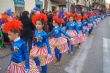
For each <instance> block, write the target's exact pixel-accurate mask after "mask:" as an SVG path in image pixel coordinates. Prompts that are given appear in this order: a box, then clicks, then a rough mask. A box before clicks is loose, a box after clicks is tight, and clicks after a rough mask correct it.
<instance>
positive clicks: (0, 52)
mask: <svg viewBox="0 0 110 73" xmlns="http://www.w3.org/2000/svg"><path fill="white" fill-rule="evenodd" d="M10 54H11V49H10V46H9V45H5V47H3V48H0V58H3V57H5V56H7V55H10Z"/></svg>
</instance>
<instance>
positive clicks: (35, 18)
mask: <svg viewBox="0 0 110 73" xmlns="http://www.w3.org/2000/svg"><path fill="white" fill-rule="evenodd" d="M39 20H40V21H44V22H45V23H46V22H47V20H48V19H47V15H46V14H37V15H35V16H33V18H32V22H33V24H34V25H35V24H36V21H39Z"/></svg>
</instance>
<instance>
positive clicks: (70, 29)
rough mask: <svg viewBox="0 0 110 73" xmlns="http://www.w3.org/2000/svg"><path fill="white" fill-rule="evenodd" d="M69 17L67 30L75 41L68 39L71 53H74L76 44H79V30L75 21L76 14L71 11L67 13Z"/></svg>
mask: <svg viewBox="0 0 110 73" xmlns="http://www.w3.org/2000/svg"><path fill="white" fill-rule="evenodd" d="M67 18H68V20H69V22H68V23H67V24H66V32H67V33H68V34H69V35H70V36H71V37H73V38H74V41H73V42H70V41H69V40H68V46H69V51H68V52H69V53H73V49H74V45H76V44H78V43H77V32H76V25H75V23H74V21H73V20H74V14H72V13H69V14H68V15H67Z"/></svg>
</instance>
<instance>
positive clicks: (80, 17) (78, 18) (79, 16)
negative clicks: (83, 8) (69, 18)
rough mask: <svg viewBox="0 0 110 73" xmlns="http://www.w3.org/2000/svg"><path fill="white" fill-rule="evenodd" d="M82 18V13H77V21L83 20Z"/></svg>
mask: <svg viewBox="0 0 110 73" xmlns="http://www.w3.org/2000/svg"><path fill="white" fill-rule="evenodd" d="M82 18H83V17H82V15H81V14H77V15H76V18H75V20H76V21H78V20H82Z"/></svg>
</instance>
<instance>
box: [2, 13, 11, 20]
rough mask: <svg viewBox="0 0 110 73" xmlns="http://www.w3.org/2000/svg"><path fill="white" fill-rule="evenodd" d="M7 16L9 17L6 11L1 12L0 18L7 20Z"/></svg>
mask: <svg viewBox="0 0 110 73" xmlns="http://www.w3.org/2000/svg"><path fill="white" fill-rule="evenodd" d="M8 17H9V16H8V15H7V14H6V13H2V17H1V18H2V19H3V20H7V18H8Z"/></svg>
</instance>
